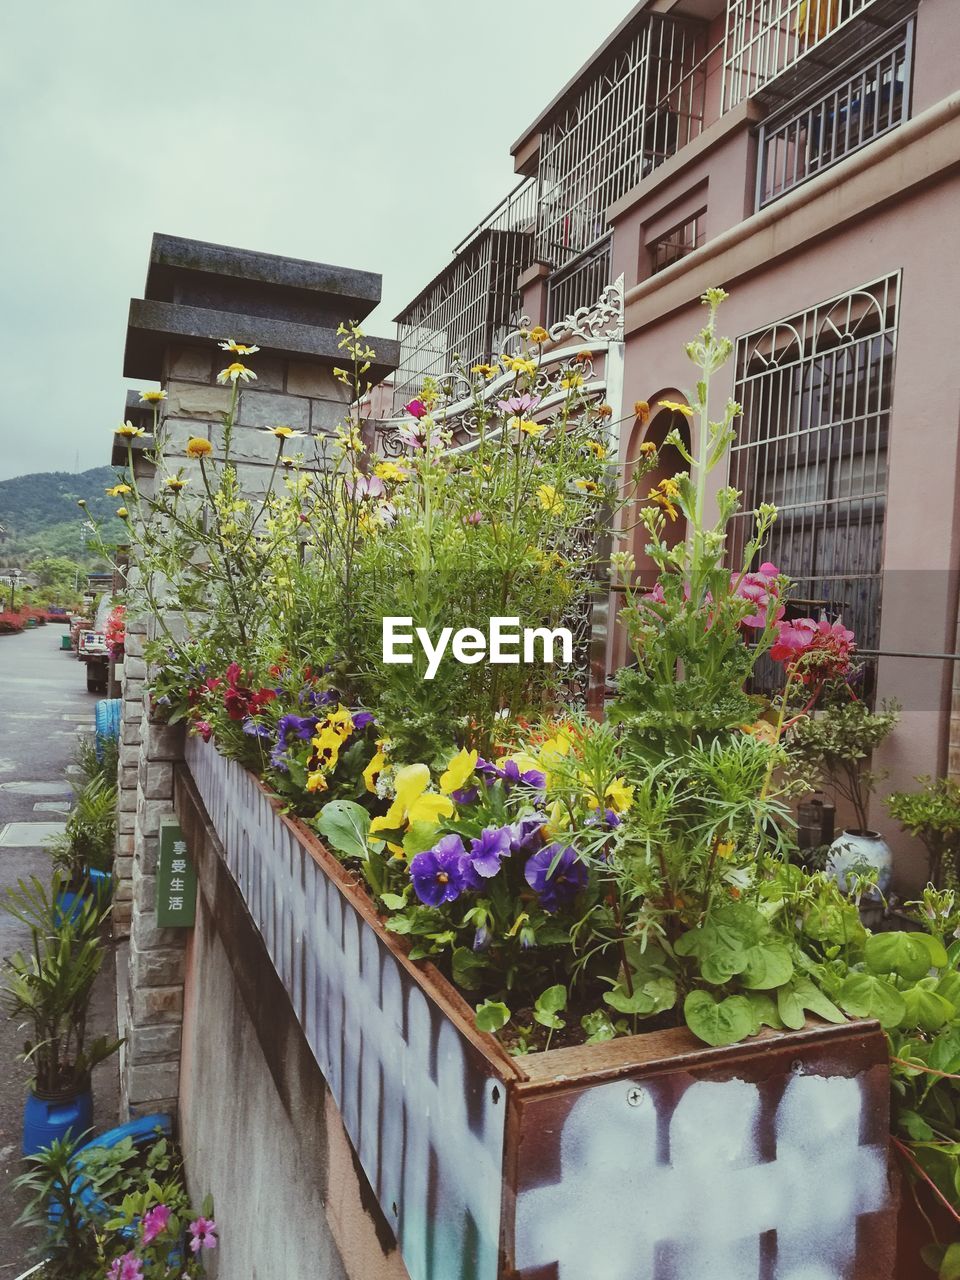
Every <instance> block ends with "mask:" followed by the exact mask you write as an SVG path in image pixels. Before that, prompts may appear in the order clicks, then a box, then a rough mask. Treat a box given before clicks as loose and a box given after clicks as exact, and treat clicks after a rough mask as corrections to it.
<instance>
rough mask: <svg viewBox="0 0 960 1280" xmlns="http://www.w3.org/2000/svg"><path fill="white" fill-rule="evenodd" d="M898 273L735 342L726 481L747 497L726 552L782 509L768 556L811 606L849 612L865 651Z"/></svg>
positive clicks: (872, 623)
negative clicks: (733, 433) (764, 506)
mask: <svg viewBox="0 0 960 1280" xmlns="http://www.w3.org/2000/svg"><path fill="white" fill-rule="evenodd" d="M899 292H900V276H899V273H898V274H895V275H891V276H887V277H886V278H884V279H882V280H878V281H875V282H874V283H872V284H868V285H864V286H863V287H862V288H860V289H856V290H854V291H853V292H851V293H848V294H844V295H842V296H841V297H838V298H834V299H832V300H831V301H829V302H825V303H823V304H821V305H820V306H817V307H813V308H811V309H810V310H809V311H804V312H802V313H801V314H799V315H795V316H791V317H790V318H789V319H786V320H781V321H778V322H777V323H776V324H774V325H771V326H770V327H768V328H766V329H762V330H758V331H757V332H755V333H752V334H748V335H747V336H745V337H742V338H740V339H739V341H738V343H737V350H736V387H735V391H734V397H735V399H736V400H737V401H738V402H739V403H740V404H741V405H742V406H743V416H742V419H741V420H740V426H739V434H738V439H737V440H736V442H735V443H734V446H733V449H732V452H731V462H730V483H731V484H732V485H734V486H735V487H736V488H737V489H739V490H740V491H741V492H742V494H743V499H742V503H743V512H742V513H741V514H740V515H738V516H736V517H735V518H734V521H733V529H732V536H731V553H732V557H733V563H734V564H736V563H738V562H739V559H740V557H741V556H742V554H743V549H744V547H745V545H746V543H747V541H748V540H749V537H750V534H751V531H752V527H753V515H752V513H753V511H754V510H755V508H756V507H757V506H758V505H759V504H760V503H761V502H772V503H774V504H775V505H776V507H777V509H778V512H779V515H778V517H777V521H776V523H775V524H774V526H773V530H772V532H771V535H770V540H769V542H768V544H767V546H766V548H765V549H764V552H763V557H764V559H766V560H770V561H772V562H773V563H774V564H776V565H777V566H778V568H779V569H780V570H781V571H782V572H784V573H787V574H789V575H790V577H791V578H792V579H793V580H794V583H795V588H794V593H793V594H794V596H795V597H798V598H799V599H801V600H802V601H803V608H804V611H805V612H808V613H810V614H811V615H813V616H818V615H819V614H820V613H824V614H826V616H827V617H829V618H837V617H841V616H842V618H843V620H844V622H845V623H846V625H847V626H850V627H851V628H852V629H853V630H854V632H855V633H856V636H857V641H858V643H859V644H860V646H861V647H862V648H865V649H876V648H877V642H878V640H879V634H880V605H881V569H882V551H883V524H884V511H885V505H886V493H887V441H888V436H889V430H890V408H891V404H892V399H893V376H894V362H895V354H896V346H897V311H898V303H899Z"/></svg>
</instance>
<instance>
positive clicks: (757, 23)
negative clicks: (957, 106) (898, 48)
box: [722, 0, 917, 111]
mask: <svg viewBox="0 0 960 1280" xmlns="http://www.w3.org/2000/svg"><path fill="white" fill-rule="evenodd" d="M916 7H917V0H728V4H727V20H726V28H725V36H724V47H723V103H722V109H723V110H724V111H729V110H730V108H731V107H735V106H736V105H737V104H738V103H739V102H742V101H743V100H744V99H745V98H750V97H753V96H754V95H755V94H757V93H760V92H761V91H763V90H766V89H767V87H768V86H770V89H769V92H770V93H771V94H775V96H777V97H779V98H780V99H781V100H784V99H790V98H794V97H796V96H797V94H798V93H799V91H800V89H801V88H802V87H803V86H804V85H809V84H810V83H811V82H812V81H813V80H815V79H817V78H818V77H820V76H822V75H823V73H824V72H825V71H829V70H831V69H833V68H835V67H837V66H838V65H840V64H841V63H842V62H844V61H846V59H847V58H848V57H849V56H850V55H852V54H854V53H856V52H857V51H858V50H859V49H862V48H863V46H864V45H865V44H867V43H869V42H870V40H871V39H872V38H873V37H874V36H875V35H876V34H877V32H878V31H882V30H883V29H884V28H889V27H890V26H892V25H895V24H897V23H899V22H901V21H902V20H903V19H904V18H905V17H907V16H908V15H909V14H910V13H911V12H912V11H913V10H915V9H916ZM815 50H818V51H819V52H817V53H816V54H814V51H815ZM808 55H813V56H808ZM774 82H776V84H774Z"/></svg>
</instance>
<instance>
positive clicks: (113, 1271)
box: [107, 1253, 143, 1280]
mask: <svg viewBox="0 0 960 1280" xmlns="http://www.w3.org/2000/svg"><path fill="white" fill-rule="evenodd" d="M107 1280H143V1263H142V1262H141V1261H140V1259H139V1258H138V1257H137V1255H136V1254H135V1253H125V1254H124V1255H123V1256H122V1257H121V1258H114V1260H113V1262H112V1264H111V1266H110V1270H109V1271H108V1272H107Z"/></svg>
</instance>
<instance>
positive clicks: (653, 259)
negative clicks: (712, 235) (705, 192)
mask: <svg viewBox="0 0 960 1280" xmlns="http://www.w3.org/2000/svg"><path fill="white" fill-rule="evenodd" d="M706 212H707V211H706V209H699V210H698V211H697V212H696V213H695V214H693V215H692V216H691V217H689V218H686V219H685V220H684V221H683V222H680V223H678V224H677V225H676V226H675V227H671V228H670V230H669V231H667V232H665V233H664V234H663V235H662V236H659V237H658V238H657V239H656V240H654V241H653V243H652V244H651V245H650V246H649V253H650V274H651V275H656V274H657V272H658V271H663V270H664V269H665V268H666V267H669V266H671V265H672V264H673V263H674V262H679V261H680V259H681V258H685V257H686V256H687V254H688V253H693V251H694V249H699V247H700V246H701V245H702V244H703V238H704V219H705V216H706Z"/></svg>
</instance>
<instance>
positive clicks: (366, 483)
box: [343, 475, 386, 502]
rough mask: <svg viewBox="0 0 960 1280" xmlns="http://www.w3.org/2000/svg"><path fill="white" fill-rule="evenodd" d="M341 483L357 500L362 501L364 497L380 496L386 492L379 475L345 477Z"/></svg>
mask: <svg viewBox="0 0 960 1280" xmlns="http://www.w3.org/2000/svg"><path fill="white" fill-rule="evenodd" d="M343 484H344V488H345V489H346V491H347V493H348V494H349V495H350V497H351V498H353V499H354V500H355V501H357V502H362V501H363V499H364V498H382V497H383V495H384V494H385V493H386V489H385V488H384V486H383V481H382V480H381V479H380V477H379V476H364V475H358V476H356V478H354V479H350V478H347V479H345V480H344V482H343Z"/></svg>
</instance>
